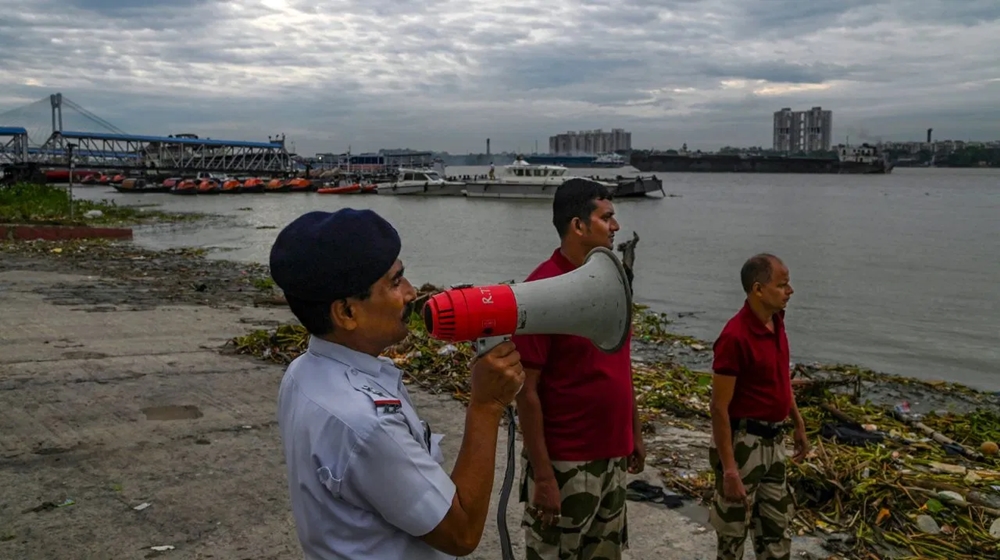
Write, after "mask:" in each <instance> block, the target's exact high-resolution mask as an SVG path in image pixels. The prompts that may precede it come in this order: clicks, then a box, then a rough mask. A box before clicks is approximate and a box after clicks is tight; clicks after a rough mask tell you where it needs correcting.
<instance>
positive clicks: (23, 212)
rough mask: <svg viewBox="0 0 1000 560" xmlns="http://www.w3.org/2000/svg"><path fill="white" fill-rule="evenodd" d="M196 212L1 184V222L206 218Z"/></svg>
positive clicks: (112, 222) (120, 222)
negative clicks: (158, 208)
mask: <svg viewBox="0 0 1000 560" xmlns="http://www.w3.org/2000/svg"><path fill="white" fill-rule="evenodd" d="M205 217H206V216H205V215H203V214H198V213H193V212H186V213H180V212H163V211H159V210H154V209H152V207H150V206H141V205H128V206H119V205H118V204H115V203H114V202H113V201H108V200H99V201H94V200H84V199H79V198H75V197H72V195H71V193H70V191H69V189H68V188H65V187H60V186H53V185H37V184H32V183H18V184H15V185H9V186H6V185H5V186H0V224H5V223H6V224H23V225H36V226H127V225H139V224H156V223H165V222H166V223H174V222H184V221H193V220H199V219H202V218H205Z"/></svg>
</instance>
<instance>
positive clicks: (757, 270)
mask: <svg viewBox="0 0 1000 560" xmlns="http://www.w3.org/2000/svg"><path fill="white" fill-rule="evenodd" d="M780 262H781V259H779V258H778V257H776V256H774V255H772V254H770V253H759V254H756V255H754V256H752V257H750V258H749V259H747V262H745V263H743V268H741V269H740V282H742V283H743V291H744V292H745V293H748V294H749V293H750V290H751V289H752V288H753V285H754V284H755V283H758V282H759V283H760V284H761V285H764V284H767V283H768V282H770V281H771V272H773V270H774V263H780Z"/></svg>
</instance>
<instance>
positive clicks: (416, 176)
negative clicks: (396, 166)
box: [376, 169, 465, 196]
mask: <svg viewBox="0 0 1000 560" xmlns="http://www.w3.org/2000/svg"><path fill="white" fill-rule="evenodd" d="M376 192H377V193H378V194H387V195H421V196H462V195H464V194H465V183H462V182H459V181H448V180H445V179H444V178H443V177H441V175H439V174H438V172H437V171H433V170H430V169H400V170H399V171H398V173H397V174H396V179H395V180H394V181H391V182H389V183H379V185H378V187H377V189H376Z"/></svg>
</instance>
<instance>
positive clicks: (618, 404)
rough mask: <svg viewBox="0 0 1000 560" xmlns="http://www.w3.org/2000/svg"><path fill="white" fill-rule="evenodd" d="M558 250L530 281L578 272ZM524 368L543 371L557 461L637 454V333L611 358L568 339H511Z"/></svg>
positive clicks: (542, 392)
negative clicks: (634, 396) (634, 406)
mask: <svg viewBox="0 0 1000 560" xmlns="http://www.w3.org/2000/svg"><path fill="white" fill-rule="evenodd" d="M575 268H576V267H575V266H573V263H571V262H569V260H568V259H567V258H566V257H564V256H563V254H562V252H560V250H559V249H556V250H555V252H553V253H552V257H551V258H549V260H547V261H545V262H543V263H542V264H540V265H539V266H538V268H536V269H535V270H534V272H532V273H531V275H529V276H528V278H527V281H532V280H541V279H544V278H551V277H553V276H559V275H561V274H565V273H567V272H570V271H572V270H574V269H575ZM511 338H512V340H513V342H514V344H515V345H516V346H517V351H518V352H519V353H520V354H521V363H522V364H523V365H524V367H525V369H537V370H539V371H541V375H540V376H539V379H538V398H539V399H540V400H541V404H542V419H543V427H544V431H545V447H546V449H547V450H548V452H549V458H550V459H552V460H553V461H596V460H599V459H609V458H615V457H625V456H628V455H630V454H631V453H632V352H631V349H630V345H631V342H632V332H631V330H630V331H629V335H628V339H627V340H626V342H625V345H624V346H622V348H621V350H619V351H617V352H615V353H613V354H607V353H605V352H603V351H601V350H600V349H598V348H597V347H596V346H594V343H593V342H591V341H590V340H588V339H586V338H583V337H579V336H569V335H516V336H513V337H511Z"/></svg>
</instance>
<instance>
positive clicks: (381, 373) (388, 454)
mask: <svg viewBox="0 0 1000 560" xmlns="http://www.w3.org/2000/svg"><path fill="white" fill-rule="evenodd" d="M278 425H279V427H280V429H281V438H282V443H283V445H284V450H285V463H286V468H287V471H288V491H289V494H290V497H291V503H292V514H293V515H294V516H295V526H296V532H297V533H298V536H299V542H300V543H301V544H302V549H303V552H304V553H305V556H306V558H310V559H313V560H328V559H331V560H332V559H352V560H353V559H364V558H372V559H374V558H378V559H396V558H399V559H404V558H405V559H406V560H425V559H426V560H441V559H445V558H454V557H453V556H449V555H447V554H444V553H442V552H440V551H438V550H436V549H434V548H433V547H431V546H430V545H428V544H426V543H424V542H423V541H422V540H420V539H419V538H418V537H419V536H420V535H425V534H427V533H429V532H430V531H431V530H432V529H433V528H434V527H436V526H437V525H438V523H440V522H441V520H442V519H444V516H445V514H447V513H448V510H449V509H451V502H452V498H453V497H454V495H455V484H454V483H453V482H452V481H451V478H450V477H449V476H448V474H447V473H446V472H445V471H444V469H443V468H442V467H441V463H442V462H443V461H444V458H443V457H442V455H441V451H440V448H439V447H438V442H439V441H440V436H436V435H435V436H433V437H432V435H431V432H430V430H429V427H428V426H427V425H426V424H424V423H423V422H422V421H421V420H420V418H419V417H418V416H417V412H416V410H414V409H413V404H412V402H411V401H410V396H409V394H407V392H406V388H405V387H404V386H403V382H402V373H401V372H400V371H399V370H398V369H397V368H396V367H395V366H394V365H393V363H392V361H391V360H389V359H388V358H375V357H373V356H370V355H368V354H364V353H361V352H356V351H354V350H351V349H349V348H346V347H344V346H341V345H339V344H333V343H331V342H327V341H325V340H322V339H319V338H316V337H312V338H311V339H310V341H309V350H308V351H307V352H305V353H303V354H302V355H301V356H299V357H298V358H296V359H295V360H294V361H293V362H292V363H291V364H290V365H289V366H288V369H287V370H286V371H285V375H284V378H283V379H282V380H281V389H280V390H279V393H278Z"/></svg>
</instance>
